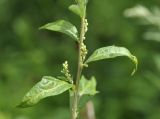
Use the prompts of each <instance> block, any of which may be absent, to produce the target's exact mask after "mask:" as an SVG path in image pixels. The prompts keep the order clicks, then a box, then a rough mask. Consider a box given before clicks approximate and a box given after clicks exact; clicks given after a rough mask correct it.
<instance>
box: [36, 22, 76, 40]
mask: <svg viewBox="0 0 160 119" xmlns="http://www.w3.org/2000/svg"><path fill="white" fill-rule="evenodd" d="M39 29H47V30H51V31H57V32H62V33H65V34H67V35H69V36H70V37H72V38H73V39H75V40H76V41H78V31H77V28H76V27H75V26H74V25H72V24H71V23H70V22H68V21H65V20H58V21H55V22H52V23H48V24H46V25H44V26H42V27H40V28H39Z"/></svg>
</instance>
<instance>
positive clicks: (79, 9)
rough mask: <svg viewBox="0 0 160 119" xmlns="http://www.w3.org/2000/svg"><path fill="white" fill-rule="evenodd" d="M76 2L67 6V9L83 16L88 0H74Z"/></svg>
mask: <svg viewBox="0 0 160 119" xmlns="http://www.w3.org/2000/svg"><path fill="white" fill-rule="evenodd" d="M76 3H77V4H74V5H71V6H69V10H70V11H72V12H73V13H75V14H77V15H78V16H80V17H81V18H83V17H84V16H85V14H86V6H87V3H88V0H76Z"/></svg>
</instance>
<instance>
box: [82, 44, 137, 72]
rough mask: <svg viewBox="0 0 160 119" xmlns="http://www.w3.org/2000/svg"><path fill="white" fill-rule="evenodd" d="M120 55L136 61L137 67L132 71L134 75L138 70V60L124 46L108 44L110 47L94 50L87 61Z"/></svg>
mask: <svg viewBox="0 0 160 119" xmlns="http://www.w3.org/2000/svg"><path fill="white" fill-rule="evenodd" d="M118 56H126V57H128V58H129V59H131V60H132V61H133V62H134V64H135V69H134V70H133V72H132V75H133V74H134V73H135V71H136V70H137V65H138V60H137V58H136V57H135V56H134V55H132V54H131V52H130V51H129V50H128V49H126V48H124V47H117V46H108V47H103V48H99V49H97V50H96V51H94V52H93V54H92V55H91V56H90V57H89V58H88V59H87V61H86V62H85V63H89V62H93V61H98V60H103V59H110V58H116V57H118Z"/></svg>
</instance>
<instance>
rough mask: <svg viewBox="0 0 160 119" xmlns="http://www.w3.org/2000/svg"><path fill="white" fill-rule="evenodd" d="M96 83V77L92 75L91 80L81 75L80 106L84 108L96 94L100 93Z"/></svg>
mask: <svg viewBox="0 0 160 119" xmlns="http://www.w3.org/2000/svg"><path fill="white" fill-rule="evenodd" d="M96 84H97V83H96V79H95V77H91V79H90V80H87V79H86V78H85V77H84V76H82V77H81V80H80V84H79V96H80V102H79V108H82V107H83V106H84V105H85V104H86V103H87V102H88V101H89V100H90V99H91V98H92V97H93V96H94V95H95V94H97V93H98V91H96Z"/></svg>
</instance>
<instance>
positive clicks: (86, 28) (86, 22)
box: [84, 19, 88, 33]
mask: <svg viewBox="0 0 160 119" xmlns="http://www.w3.org/2000/svg"><path fill="white" fill-rule="evenodd" d="M84 24H85V25H84V31H85V33H86V32H87V31H88V21H87V19H85V20H84Z"/></svg>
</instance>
